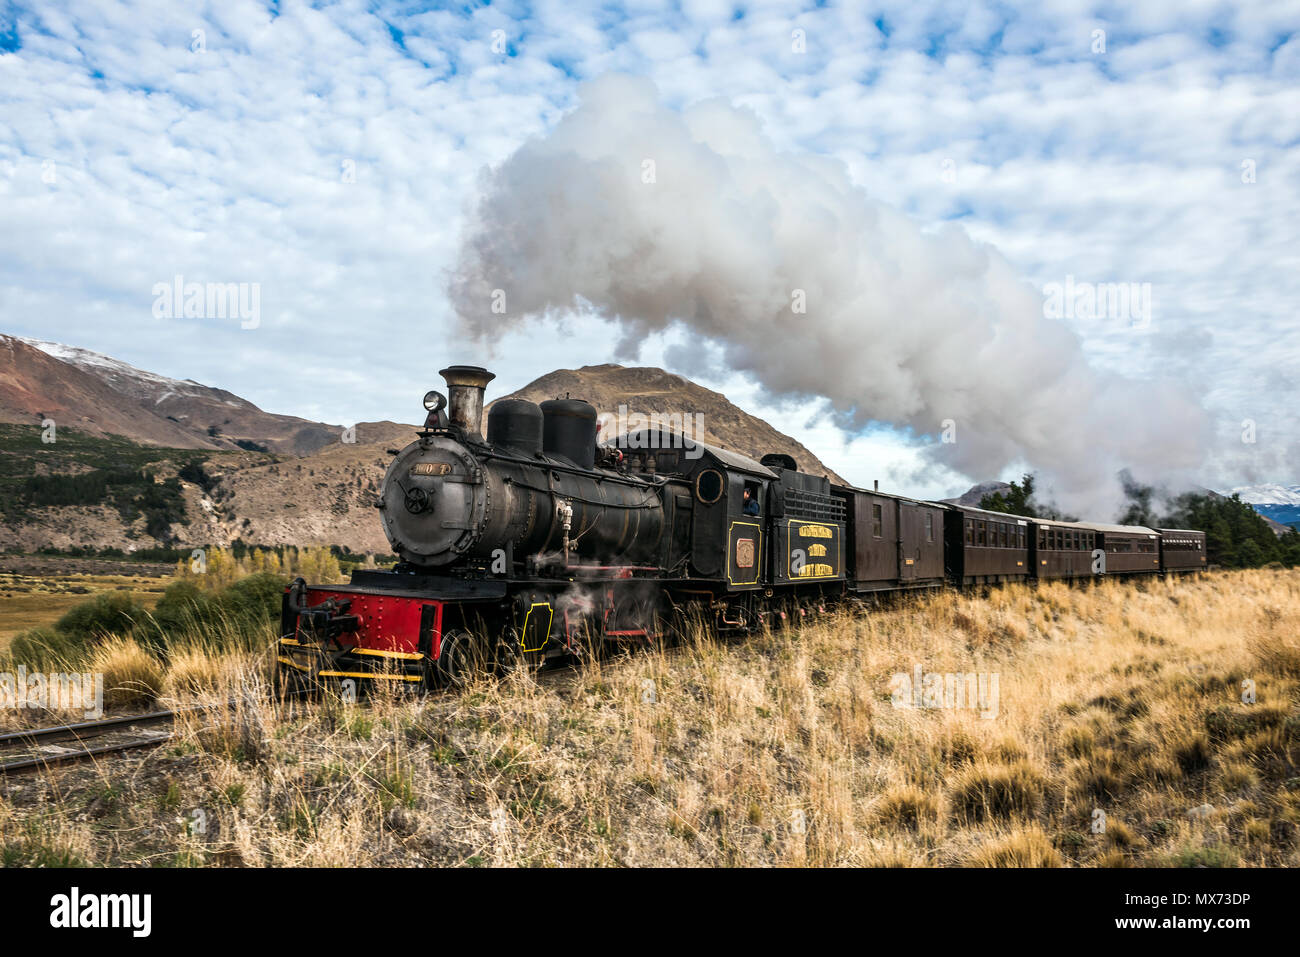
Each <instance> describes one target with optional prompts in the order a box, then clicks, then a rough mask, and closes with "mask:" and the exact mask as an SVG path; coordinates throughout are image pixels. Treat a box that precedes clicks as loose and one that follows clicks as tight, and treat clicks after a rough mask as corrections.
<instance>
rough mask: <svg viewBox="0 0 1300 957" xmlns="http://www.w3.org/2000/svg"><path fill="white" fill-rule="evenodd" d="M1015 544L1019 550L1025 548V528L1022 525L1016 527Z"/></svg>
mask: <svg viewBox="0 0 1300 957" xmlns="http://www.w3.org/2000/svg"><path fill="white" fill-rule="evenodd" d="M1016 543H1017V544H1018V545H1019V546H1020V548H1021V549H1023V548H1024V547H1025V526H1023V525H1019V526H1017V531H1016Z"/></svg>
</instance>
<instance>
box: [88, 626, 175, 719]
mask: <svg viewBox="0 0 1300 957" xmlns="http://www.w3.org/2000/svg"><path fill="white" fill-rule="evenodd" d="M87 670H88V671H89V672H90V673H91V674H102V675H103V676H104V704H105V705H107V706H110V707H124V708H143V707H147V706H149V705H152V704H153V702H154V701H155V700H156V699H157V698H158V694H159V692H160V691H161V690H162V687H163V665H162V662H161V661H159V660H158V658H157V657H155V656H154V655H153V654H151V653H150V652H148V651H146V650H145V649H143V648H141V647H140V645H139V644H137V643H136V641H135V640H134V639H132V638H110V639H109V640H107V641H105V642H103V643H102V644H100V645H98V646H96V648H95V650H94V653H93V654H92V655H91V659H90V663H89V664H88V665H87Z"/></svg>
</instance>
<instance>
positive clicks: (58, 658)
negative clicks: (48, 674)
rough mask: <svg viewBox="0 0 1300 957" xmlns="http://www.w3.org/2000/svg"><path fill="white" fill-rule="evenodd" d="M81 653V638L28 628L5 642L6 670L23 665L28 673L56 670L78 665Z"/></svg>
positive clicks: (82, 649)
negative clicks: (7, 645)
mask: <svg viewBox="0 0 1300 957" xmlns="http://www.w3.org/2000/svg"><path fill="white" fill-rule="evenodd" d="M84 651H85V640H84V639H82V638H76V637H73V636H72V635H68V634H65V633H63V632H60V631H55V630H54V629H53V628H31V629H28V630H27V631H23V632H19V633H18V634H17V635H15V636H14V639H13V641H11V642H10V643H9V650H8V652H7V657H8V659H9V660H8V662H7V664H6V667H7V668H8V667H17V666H18V665H26V666H27V667H28V668H29V669H31V670H32V671H56V670H59V669H60V668H62V667H63V666H64V665H76V664H80V662H81V660H82V658H83V656H84Z"/></svg>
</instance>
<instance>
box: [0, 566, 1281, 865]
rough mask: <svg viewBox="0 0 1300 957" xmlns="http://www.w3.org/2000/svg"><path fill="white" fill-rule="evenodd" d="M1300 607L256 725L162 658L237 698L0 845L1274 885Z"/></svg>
mask: <svg viewBox="0 0 1300 957" xmlns="http://www.w3.org/2000/svg"><path fill="white" fill-rule="evenodd" d="M1297 599H1300V572H1294V571H1280V570H1279V571H1272V570H1260V571H1249V572H1235V573H1224V574H1216V575H1212V576H1209V577H1205V578H1201V579H1198V580H1180V581H1169V582H1158V581H1151V582H1144V583H1141V584H1123V583H1115V582H1104V583H1101V584H1099V585H1096V586H1092V587H1083V588H1069V587H1066V586H1064V585H1050V586H1044V587H1042V588H1040V589H1038V590H1032V589H1029V588H1024V587H1010V588H1005V589H1001V590H997V591H994V592H993V593H992V594H990V595H989V596H987V597H979V596H973V595H959V594H954V593H944V594H940V595H935V596H933V597H928V598H921V599H917V600H913V601H907V602H904V603H901V604H899V605H897V606H894V607H890V608H886V609H883V610H878V611H875V612H871V613H867V614H861V615H850V614H847V613H841V614H837V615H834V616H832V617H830V618H827V619H825V620H822V621H819V622H817V623H814V624H811V625H809V626H807V627H805V628H803V629H802V630H801V631H799V632H778V633H763V634H758V635H754V636H751V637H750V638H749V639H747V640H745V641H734V642H725V643H724V642H718V641H714V640H709V639H706V638H704V637H702V636H698V635H697V636H695V637H694V638H693V639H692V640H690V641H688V642H686V643H685V644H683V645H682V646H680V647H678V648H674V649H669V650H666V651H661V652H656V653H643V654H637V655H632V656H628V657H620V658H617V659H612V660H605V661H596V662H593V663H591V664H589V665H587V666H585V667H583V668H581V669H572V670H564V671H559V672H555V673H550V674H543V675H540V676H533V675H529V674H512V675H510V676H508V677H506V678H503V679H485V680H482V681H480V682H478V683H476V684H475V685H474V686H472V687H470V688H469V689H467V690H466V691H464V692H463V693H459V694H455V695H441V694H440V695H431V696H428V697H425V698H409V697H404V696H403V695H401V694H400V693H397V692H392V693H387V692H383V691H381V692H379V693H376V694H375V695H374V696H372V697H371V698H369V699H368V700H366V701H364V702H363V703H362V704H359V705H357V704H344V703H342V702H340V701H338V700H336V699H327V700H326V701H324V702H322V703H320V704H318V705H314V706H312V707H305V706H303V705H302V704H301V703H294V702H281V701H277V700H275V699H274V696H272V695H270V694H268V693H267V692H266V685H267V679H268V668H267V660H266V659H265V658H264V657H258V656H248V655H245V656H243V657H234V658H228V659H225V660H222V661H220V662H219V663H217V664H214V663H213V662H212V661H210V660H204V657H205V655H204V653H202V652H201V650H200V651H194V652H193V653H189V654H186V653H181V654H180V655H178V656H177V657H176V659H175V662H174V664H173V670H172V673H171V674H169V675H168V676H167V678H166V681H165V684H164V687H165V689H166V691H165V697H164V700H171V698H172V697H173V696H179V697H180V698H183V699H185V700H193V699H194V697H195V696H197V697H198V698H199V699H200V700H208V701H210V702H212V703H216V702H224V701H230V700H232V699H233V700H234V701H235V702H236V703H235V704H234V705H227V706H224V707H220V708H216V709H214V711H213V712H212V713H210V714H208V715H205V716H203V717H201V718H200V717H197V716H193V717H190V718H188V719H187V720H186V721H185V722H184V723H183V724H182V725H181V726H180V727H179V728H178V731H179V738H178V740H177V742H176V743H175V745H174V746H172V747H169V748H167V749H163V750H160V751H158V752H154V753H151V754H148V755H143V756H136V757H134V758H130V759H121V760H116V761H114V762H112V763H107V764H103V765H101V766H99V767H98V768H95V769H80V770H76V771H64V772H56V773H54V774H51V775H50V776H48V777H45V778H40V779H31V780H30V781H28V782H26V783H25V784H23V785H22V786H21V787H20V788H18V789H12V788H11V790H10V791H9V792H8V793H7V794H5V797H4V800H2V801H0V849H2V850H3V853H4V855H5V859H6V860H7V861H10V862H12V863H20V864H21V863H32V862H36V861H40V860H46V859H49V857H50V855H53V857H54V858H58V857H59V855H60V854H64V853H65V852H66V853H67V854H71V855H72V856H73V857H74V858H75V859H77V860H81V861H85V862H87V863H125V864H155V863H182V864H199V863H207V864H218V865H232V864H251V865H286V866H295V865H325V866H333V865H377V866H403V865H416V864H425V863H437V864H447V865H511V866H514V865H575V864H576V865H595V866H605V865H632V866H636V865H705V866H713V865H745V866H749V865H818V866H820V865H867V866H935V865H939V866H944V865H946V866H994V867H997V866H1004V867H1005V866H1013V867H1015V866H1032V867H1042V866H1061V865H1064V866H1094V867H1119V866H1130V865H1138V866H1142V865H1153V866H1196V865H1198V864H1205V865H1209V866H1219V865H1236V864H1241V865H1248V866H1294V865H1296V864H1297V863H1300V845H1298V843H1297V834H1298V833H1300V771H1297V764H1300V671H1297V668H1296V665H1297V657H1296V653H1295V648H1296V637H1295V636H1296V635H1297V634H1300V601H1298V600H1297ZM917 665H919V666H921V668H922V669H923V670H924V671H925V672H934V673H941V674H942V673H957V672H960V673H972V672H975V673H984V674H988V673H996V674H997V675H998V678H999V683H998V692H999V693H998V696H997V700H996V708H995V709H988V710H989V711H993V710H995V711H996V716H988V717H984V716H981V711H980V710H979V709H977V708H943V707H938V708H915V707H896V706H895V704H894V699H893V697H892V696H891V690H892V687H891V676H892V675H895V674H897V673H903V674H909V675H910V674H911V673H912V672H913V668H914V667H915V666H917ZM1251 694H1253V695H1254V699H1253V701H1250V700H1249V699H1250V697H1251ZM1243 695H1244V696H1245V699H1246V700H1243ZM1207 805H1208V808H1207V807H1206V806H1207ZM195 808H199V809H202V811H203V813H204V815H205V820H207V821H208V822H210V823H209V826H208V828H207V829H206V830H205V831H203V832H202V833H193V828H192V827H189V825H188V824H186V823H185V822H186V821H188V820H189V818H188V817H187V815H189V814H191V813H192V811H193V809H195ZM88 809H89V810H88ZM178 821H180V822H181V823H177V822H178ZM41 835H46V837H48V840H47V839H46V837H42V836H41ZM42 855H44V856H42ZM60 859H61V858H60Z"/></svg>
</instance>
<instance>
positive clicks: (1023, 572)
mask: <svg viewBox="0 0 1300 957" xmlns="http://www.w3.org/2000/svg"><path fill="white" fill-rule="evenodd" d="M441 375H442V376H443V378H444V379H445V380H446V383H447V393H446V395H445V396H444V395H443V394H442V393H439V392H437V391H431V392H429V393H428V394H427V395H426V396H425V398H424V407H425V410H426V412H427V416H426V418H425V421H424V425H423V427H422V428H421V429H419V430H418V432H417V438H416V439H415V441H413V442H411V443H410V444H409V445H407V446H406V447H405V448H403V449H401V450H392V449H390V450H389V451H390V454H392V455H393V460H392V462H391V463H390V465H389V466H388V470H387V472H386V473H385V475H384V480H383V484H382V486H381V488H380V493H379V497H378V500H377V502H376V503H375V504H376V507H377V508H378V510H379V517H380V521H381V523H382V525H383V528H384V532H385V534H386V536H387V537H388V540H389V542H390V543H391V545H392V549H393V551H394V552H395V553H396V555H397V556H398V559H399V560H398V563H397V564H396V565H395V566H394V567H393V569H392V570H391V571H383V570H365V569H359V570H357V571H354V572H353V573H352V578H351V582H350V583H349V584H347V585H308V584H307V583H306V582H305V581H303V580H302V579H297V580H295V581H294V582H293V583H292V584H291V585H290V586H289V587H288V588H287V589H286V592H285V596H284V599H283V606H282V618H281V638H280V643H279V654H278V661H279V664H280V667H281V671H282V673H283V674H284V675H285V676H287V677H289V678H291V679H294V680H305V681H309V682H312V683H315V682H318V681H320V680H322V679H335V680H339V681H345V682H347V681H351V682H353V684H354V686H356V685H359V684H360V683H362V682H370V681H395V682H402V683H405V684H408V685H412V686H420V687H435V686H446V685H456V684H459V683H461V682H463V681H464V680H465V679H466V678H467V677H468V676H470V675H472V674H474V673H476V672H477V671H480V670H483V669H498V668H504V667H510V666H516V665H533V666H536V665H541V664H543V663H545V662H547V661H550V660H553V659H570V658H577V659H582V658H584V657H587V656H589V655H593V654H598V653H600V652H602V651H604V650H607V649H608V648H609V647H610V646H638V645H639V646H653V645H655V644H657V643H660V642H662V641H664V640H666V639H667V638H669V637H671V636H672V635H673V634H674V632H676V631H677V630H679V629H681V628H683V627H684V626H685V625H686V624H687V623H688V622H690V621H702V622H704V623H705V624H707V625H709V626H711V627H713V628H716V629H717V630H718V631H722V632H725V631H746V630H749V629H751V628H754V627H756V626H759V625H761V624H763V623H764V622H773V623H778V622H790V621H791V620H795V621H797V620H801V619H803V618H804V617H806V616H808V615H815V614H818V613H821V612H824V611H825V610H826V609H827V608H828V607H829V606H831V605H832V604H835V603H839V602H843V601H846V600H854V599H857V600H862V599H866V598H869V597H871V596H873V595H880V594H882V593H896V592H903V591H909V590H920V589H935V588H942V587H946V586H951V587H959V588H961V587H969V586H975V585H983V584H990V583H995V582H1008V581H1026V580H1030V581H1032V580H1045V579H1055V578H1065V579H1071V578H1085V577H1089V578H1090V577H1097V576H1100V575H1112V576H1114V575H1121V576H1128V575H1161V574H1172V573H1183V572H1189V571H1197V570H1199V569H1202V568H1204V567H1205V562H1206V552H1205V535H1204V533H1203V532H1200V531H1194V530H1189V529H1152V528H1145V527H1140V526H1118V525H1105V524H1095V523H1081V522H1062V521H1048V520H1043V519H1037V518H1032V517H1026V516H1016V515H1008V514H1004V513H1000V512H988V511H983V510H981V509H977V508H969V507H962V506H957V505H949V504H945V503H940V502H927V501H921V500H917V499H911V498H906V497H903V496H899V495H892V494H887V493H883V492H880V491H878V490H875V489H873V490H866V489H859V488H853V487H850V486H841V485H834V484H832V483H831V482H830V481H829V480H828V479H826V478H825V477H822V476H816V475H809V474H807V473H804V472H800V471H799V468H798V464H797V463H796V462H795V461H794V459H792V458H791V457H790V456H788V455H784V454H780V453H774V454H769V455H765V456H763V457H762V459H761V461H757V462H756V461H754V460H753V459H751V458H749V457H748V456H745V455H740V454H738V453H736V452H735V451H732V450H728V449H723V448H718V447H715V446H712V445H708V444H705V443H703V442H700V441H698V440H696V439H691V438H689V437H687V436H685V435H683V434H682V433H681V432H678V431H675V430H672V429H670V428H664V427H661V426H652V427H650V428H643V429H639V430H636V431H633V432H631V433H628V434H623V435H619V436H617V437H614V438H613V439H612V440H611V441H608V442H605V443H598V441H597V438H598V431H599V427H598V423H597V414H596V410H595V408H593V407H592V406H591V405H590V404H588V403H587V402H584V401H581V400H578V399H571V398H557V399H553V400H550V401H547V402H543V403H541V404H540V405H537V404H534V403H532V402H526V401H522V400H518V399H504V400H501V401H498V402H496V403H495V404H494V405H493V406H492V408H491V410H490V412H489V414H488V417H487V436H486V438H485V437H484V436H483V435H482V434H481V432H480V425H481V423H482V419H483V399H484V394H485V390H486V387H487V384H488V383H489V382H490V381H491V380H492V379H493V378H494V376H493V374H492V373H490V372H488V371H487V370H485V369H482V368H480V367H477V366H463V365H458V366H451V367H449V368H447V369H443V370H442V372H441Z"/></svg>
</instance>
